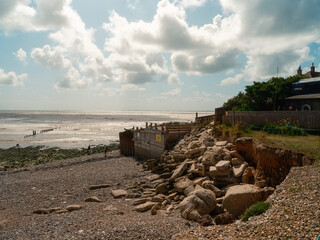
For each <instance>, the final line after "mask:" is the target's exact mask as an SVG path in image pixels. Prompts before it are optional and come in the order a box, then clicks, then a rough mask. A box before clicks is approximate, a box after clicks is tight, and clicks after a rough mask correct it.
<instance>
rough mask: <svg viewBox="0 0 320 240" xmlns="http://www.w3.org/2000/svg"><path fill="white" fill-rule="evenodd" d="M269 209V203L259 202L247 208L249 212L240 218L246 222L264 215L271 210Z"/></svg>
mask: <svg viewBox="0 0 320 240" xmlns="http://www.w3.org/2000/svg"><path fill="white" fill-rule="evenodd" d="M269 207H270V203H268V202H257V203H255V204H253V205H251V206H250V207H249V208H247V210H246V211H245V212H244V213H243V214H242V215H241V216H240V219H241V220H242V221H244V222H246V221H248V219H249V218H250V217H252V216H257V215H259V214H262V213H264V212H265V211H267V210H268V209H269Z"/></svg>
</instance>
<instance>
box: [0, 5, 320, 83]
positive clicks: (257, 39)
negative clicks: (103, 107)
mask: <svg viewBox="0 0 320 240" xmlns="http://www.w3.org/2000/svg"><path fill="white" fill-rule="evenodd" d="M71 2H72V1H71V0H52V1H47V0H34V1H33V2H31V0H11V1H7V0H0V6H1V7H0V29H2V30H3V31H4V32H5V33H10V32H11V31H14V30H23V31H43V30H49V38H50V40H52V41H53V42H54V44H51V45H50V46H49V45H46V46H43V47H41V48H35V49H33V50H32V52H31V56H32V58H33V59H34V60H35V61H37V62H39V63H41V64H43V65H45V66H49V67H51V68H64V69H69V71H68V73H67V74H66V76H64V78H62V80H60V81H59V82H58V83H57V86H58V87H62V88H68V87H70V88H73V87H74V88H82V87H86V86H90V84H92V83H96V84H97V83H101V82H108V81H116V82H119V83H124V84H144V83H147V82H153V81H157V80H159V79H161V80H165V81H167V82H168V83H169V84H173V83H178V84H179V83H180V84H181V80H180V79H179V77H178V76H179V74H180V73H185V74H188V75H204V74H216V73H219V72H223V71H227V72H228V71H229V70H230V69H237V71H234V72H236V73H238V75H236V76H230V77H228V78H226V79H224V80H223V81H222V82H221V85H230V84H237V83H239V82H240V81H241V80H242V79H244V80H249V81H251V80H266V79H267V78H269V77H271V76H275V73H276V68H277V66H279V67H280V75H286V74H288V75H290V74H292V73H295V71H296V68H297V66H298V65H300V63H301V62H303V61H306V60H309V59H310V57H309V48H308V45H309V44H310V43H312V42H316V41H317V42H318V43H319V39H320V29H319V27H318V24H319V22H320V14H318V13H319V12H320V5H319V4H318V0H309V1H301V0H282V1H276V0H270V1H263V0H247V1H244V0H220V4H221V6H222V10H223V13H221V15H220V14H218V15H216V16H212V22H210V23H208V24H205V25H203V26H201V27H198V26H191V25H190V24H188V22H187V12H186V8H191V7H202V6H204V4H205V3H206V2H207V1H206V0H180V1H177V0H175V1H169V0H161V1H159V2H158V5H157V12H156V14H155V15H154V17H153V19H152V20H151V21H149V22H147V21H143V20H139V21H129V20H128V19H126V18H125V17H122V16H120V15H119V14H117V13H116V12H112V13H111V14H110V17H109V21H108V22H107V23H104V24H103V28H104V29H105V30H106V31H107V32H108V37H107V38H106V39H105V45H104V50H105V53H104V52H102V51H101V49H99V48H98V46H97V45H96V44H95V39H94V33H95V29H93V28H88V27H86V25H85V23H84V22H83V21H82V19H81V17H80V16H79V15H78V13H77V12H76V11H75V10H74V9H73V8H72V4H71ZM31 3H32V4H31ZM127 3H128V7H131V8H134V7H135V6H136V4H138V3H139V0H127ZM33 6H36V7H33ZM310 6H311V7H310ZM289 13H290V14H289ZM20 53H21V54H22V52H20ZM104 54H106V55H104ZM16 56H17V57H18V52H17V53H16ZM21 56H22V55H21ZM164 56H169V58H170V60H171V61H167V60H166V58H165V57H164ZM239 56H244V57H245V58H246V59H247V62H246V63H245V64H244V66H241V65H240V64H239V62H238V61H239V60H238V57H239ZM18 58H19V57H18ZM19 59H20V58H19ZM21 59H23V56H22V57H21ZM75 76H77V78H78V79H77V80H75V79H76V77H75Z"/></svg>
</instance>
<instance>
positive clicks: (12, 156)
mask: <svg viewBox="0 0 320 240" xmlns="http://www.w3.org/2000/svg"><path fill="white" fill-rule="evenodd" d="M117 148H118V144H116V143H113V144H110V145H109V146H108V151H112V150H115V149H117ZM103 152H104V146H102V145H99V146H95V147H92V148H91V149H90V154H96V153H103ZM84 155H88V151H87V149H84V148H82V149H60V148H45V147H44V146H30V147H25V148H20V147H12V148H8V149H0V171H7V170H12V169H15V168H22V167H28V166H32V165H39V164H43V163H48V162H53V161H58V160H62V159H68V158H74V157H81V156H84Z"/></svg>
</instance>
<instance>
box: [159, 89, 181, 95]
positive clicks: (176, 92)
mask: <svg viewBox="0 0 320 240" xmlns="http://www.w3.org/2000/svg"><path fill="white" fill-rule="evenodd" d="M180 93H181V88H175V89H173V90H171V91H169V92H164V93H161V95H162V96H178V95H180Z"/></svg>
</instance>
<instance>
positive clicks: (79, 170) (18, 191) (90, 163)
mask: <svg viewBox="0 0 320 240" xmlns="http://www.w3.org/2000/svg"><path fill="white" fill-rule="evenodd" d="M149 175H150V173H149V172H144V171H142V165H140V164H139V163H138V162H137V161H135V160H134V159H132V158H127V157H122V156H120V155H119V153H118V152H112V153H109V155H108V156H107V158H104V155H103V154H96V155H90V156H84V157H80V158H74V159H68V160H62V161H59V162H54V163H49V164H44V165H39V166H34V167H31V168H26V169H20V170H15V171H10V172H2V173H1V174H0V186H1V188H0V239H170V238H171V237H172V236H173V235H174V234H177V233H179V232H181V231H186V230H187V229H188V228H190V226H193V225H194V226H195V225H196V224H195V223H189V222H187V221H186V220H184V219H182V218H181V217H180V215H179V213H178V212H177V211H176V210H174V211H172V212H171V214H170V215H168V216H162V215H155V216H152V215H151V214H150V212H146V213H137V212H136V211H133V209H134V206H133V205H132V202H133V201H134V199H131V200H126V199H124V198H121V199H115V198H113V197H112V196H111V194H110V193H111V190H112V189H126V186H128V185H130V184H132V183H134V182H136V181H143V180H145V177H146V176H149ZM99 184H110V185H111V187H109V188H100V189H96V190H90V189H89V187H90V186H92V185H99ZM93 196H94V197H97V198H99V199H101V200H102V202H85V199H86V198H88V197H93ZM69 205H81V209H79V210H75V211H71V212H70V211H68V212H64V211H62V213H60V214H58V213H55V212H53V213H50V214H33V212H34V211H35V210H38V209H50V208H58V207H59V208H61V209H66V208H67V206H69ZM110 206H112V207H111V209H116V210H113V211H112V210H111V211H107V210H104V209H105V208H107V207H109V209H110ZM63 212H64V213H63Z"/></svg>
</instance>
